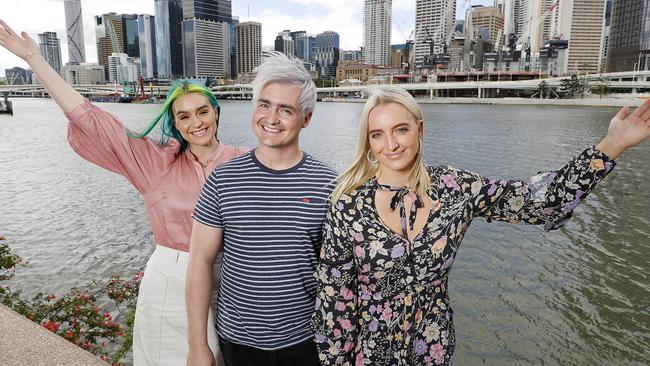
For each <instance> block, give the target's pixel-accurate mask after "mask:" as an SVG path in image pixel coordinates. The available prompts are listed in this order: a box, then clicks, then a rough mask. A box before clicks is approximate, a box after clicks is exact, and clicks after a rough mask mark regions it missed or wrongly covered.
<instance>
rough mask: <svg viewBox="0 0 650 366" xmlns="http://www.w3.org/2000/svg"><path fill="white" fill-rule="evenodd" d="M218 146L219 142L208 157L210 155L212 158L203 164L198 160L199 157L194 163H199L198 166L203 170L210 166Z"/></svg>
mask: <svg viewBox="0 0 650 366" xmlns="http://www.w3.org/2000/svg"><path fill="white" fill-rule="evenodd" d="M220 144H221V143H220V142H219V140H217V147H216V148H215V149H214V150H212V152H211V153H210V155H212V157H211V158H210V159H208V160H206V161H205V162H202V161H201V160H200V159H199V157H198V156H196V161H197V162H198V163H199V165H200V166H202V167H203V169H205V168H207V167H208V164H210V163H211V162H212V160H214V159H215V158H216V156H214V153H215V151H217V149H219V145H220Z"/></svg>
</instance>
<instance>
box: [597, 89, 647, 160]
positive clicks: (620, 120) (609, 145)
mask: <svg viewBox="0 0 650 366" xmlns="http://www.w3.org/2000/svg"><path fill="white" fill-rule="evenodd" d="M648 137H650V99H648V100H646V101H645V103H643V104H641V106H640V107H639V108H637V109H636V110H635V111H634V112H632V113H630V109H629V108H628V107H623V108H621V110H620V111H619V112H618V113H617V114H616V116H614V118H612V121H611V122H610V123H609V129H608V130H607V136H605V138H604V139H603V140H602V141H601V142H600V144H598V146H596V148H597V149H598V150H600V151H602V152H604V153H605V154H607V155H608V156H609V157H610V158H612V159H616V157H618V156H619V155H620V154H622V153H623V151H625V150H626V149H627V148H630V147H632V146H636V145H638V144H640V143H641V142H643V141H644V140H645V139H647V138H648Z"/></svg>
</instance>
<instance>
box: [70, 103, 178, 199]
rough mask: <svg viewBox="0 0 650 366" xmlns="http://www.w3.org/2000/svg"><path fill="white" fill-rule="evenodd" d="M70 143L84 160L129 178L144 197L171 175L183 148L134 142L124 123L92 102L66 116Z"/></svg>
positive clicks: (147, 142)
mask: <svg viewBox="0 0 650 366" xmlns="http://www.w3.org/2000/svg"><path fill="white" fill-rule="evenodd" d="M66 117H67V118H68V120H69V123H68V143H69V144H70V147H72V149H73V150H74V151H75V152H76V153H77V154H79V156H81V157H82V158H84V159H86V160H88V161H90V162H91V163H94V164H96V165H99V166H101V167H102V168H105V169H108V170H110V171H112V172H114V173H117V174H120V175H123V176H125V177H126V178H127V179H128V180H129V181H130V182H131V184H133V186H135V188H136V189H137V190H138V191H139V192H140V193H142V194H145V193H147V192H148V191H149V190H150V189H151V188H153V187H155V186H156V185H157V183H158V182H159V179H160V177H162V175H163V174H165V173H166V172H167V169H168V167H169V166H170V164H171V162H172V161H173V159H174V158H175V155H176V153H177V152H178V149H179V147H178V146H177V144H176V143H175V141H170V144H169V145H168V146H167V147H162V146H159V145H158V144H157V143H156V142H154V141H151V140H149V139H147V138H131V137H129V136H128V135H127V131H126V129H125V127H124V125H123V124H122V122H121V121H120V120H119V119H118V118H117V117H115V116H113V115H112V114H110V113H108V112H106V111H104V110H102V109H100V108H98V107H97V106H95V105H93V104H92V103H90V102H89V101H88V100H86V101H85V102H84V104H82V105H80V106H78V107H77V108H75V109H74V110H73V111H72V112H69V113H66Z"/></svg>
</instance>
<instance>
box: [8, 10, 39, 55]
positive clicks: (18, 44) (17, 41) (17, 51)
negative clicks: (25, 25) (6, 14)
mask: <svg viewBox="0 0 650 366" xmlns="http://www.w3.org/2000/svg"><path fill="white" fill-rule="evenodd" d="M0 46H2V47H4V48H6V49H8V50H9V51H10V52H11V53H13V54H14V55H16V56H18V57H20V58H22V59H23V60H27V58H28V57H29V56H31V55H34V54H38V53H41V49H40V48H39V47H38V44H37V43H36V41H34V40H33V39H32V38H31V37H30V36H29V34H27V33H25V32H22V33H21V34H20V35H18V34H16V32H14V30H13V29H11V27H9V26H8V25H7V23H5V22H4V21H3V20H2V19H0Z"/></svg>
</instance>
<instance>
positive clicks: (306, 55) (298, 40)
mask: <svg viewBox="0 0 650 366" xmlns="http://www.w3.org/2000/svg"><path fill="white" fill-rule="evenodd" d="M292 33H293V32H292ZM295 33H297V34H296V36H295V40H294V41H295V48H296V57H298V58H299V59H301V60H303V61H305V62H309V63H313V62H314V48H315V47H316V37H314V36H312V35H310V34H307V33H306V32H295Z"/></svg>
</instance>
